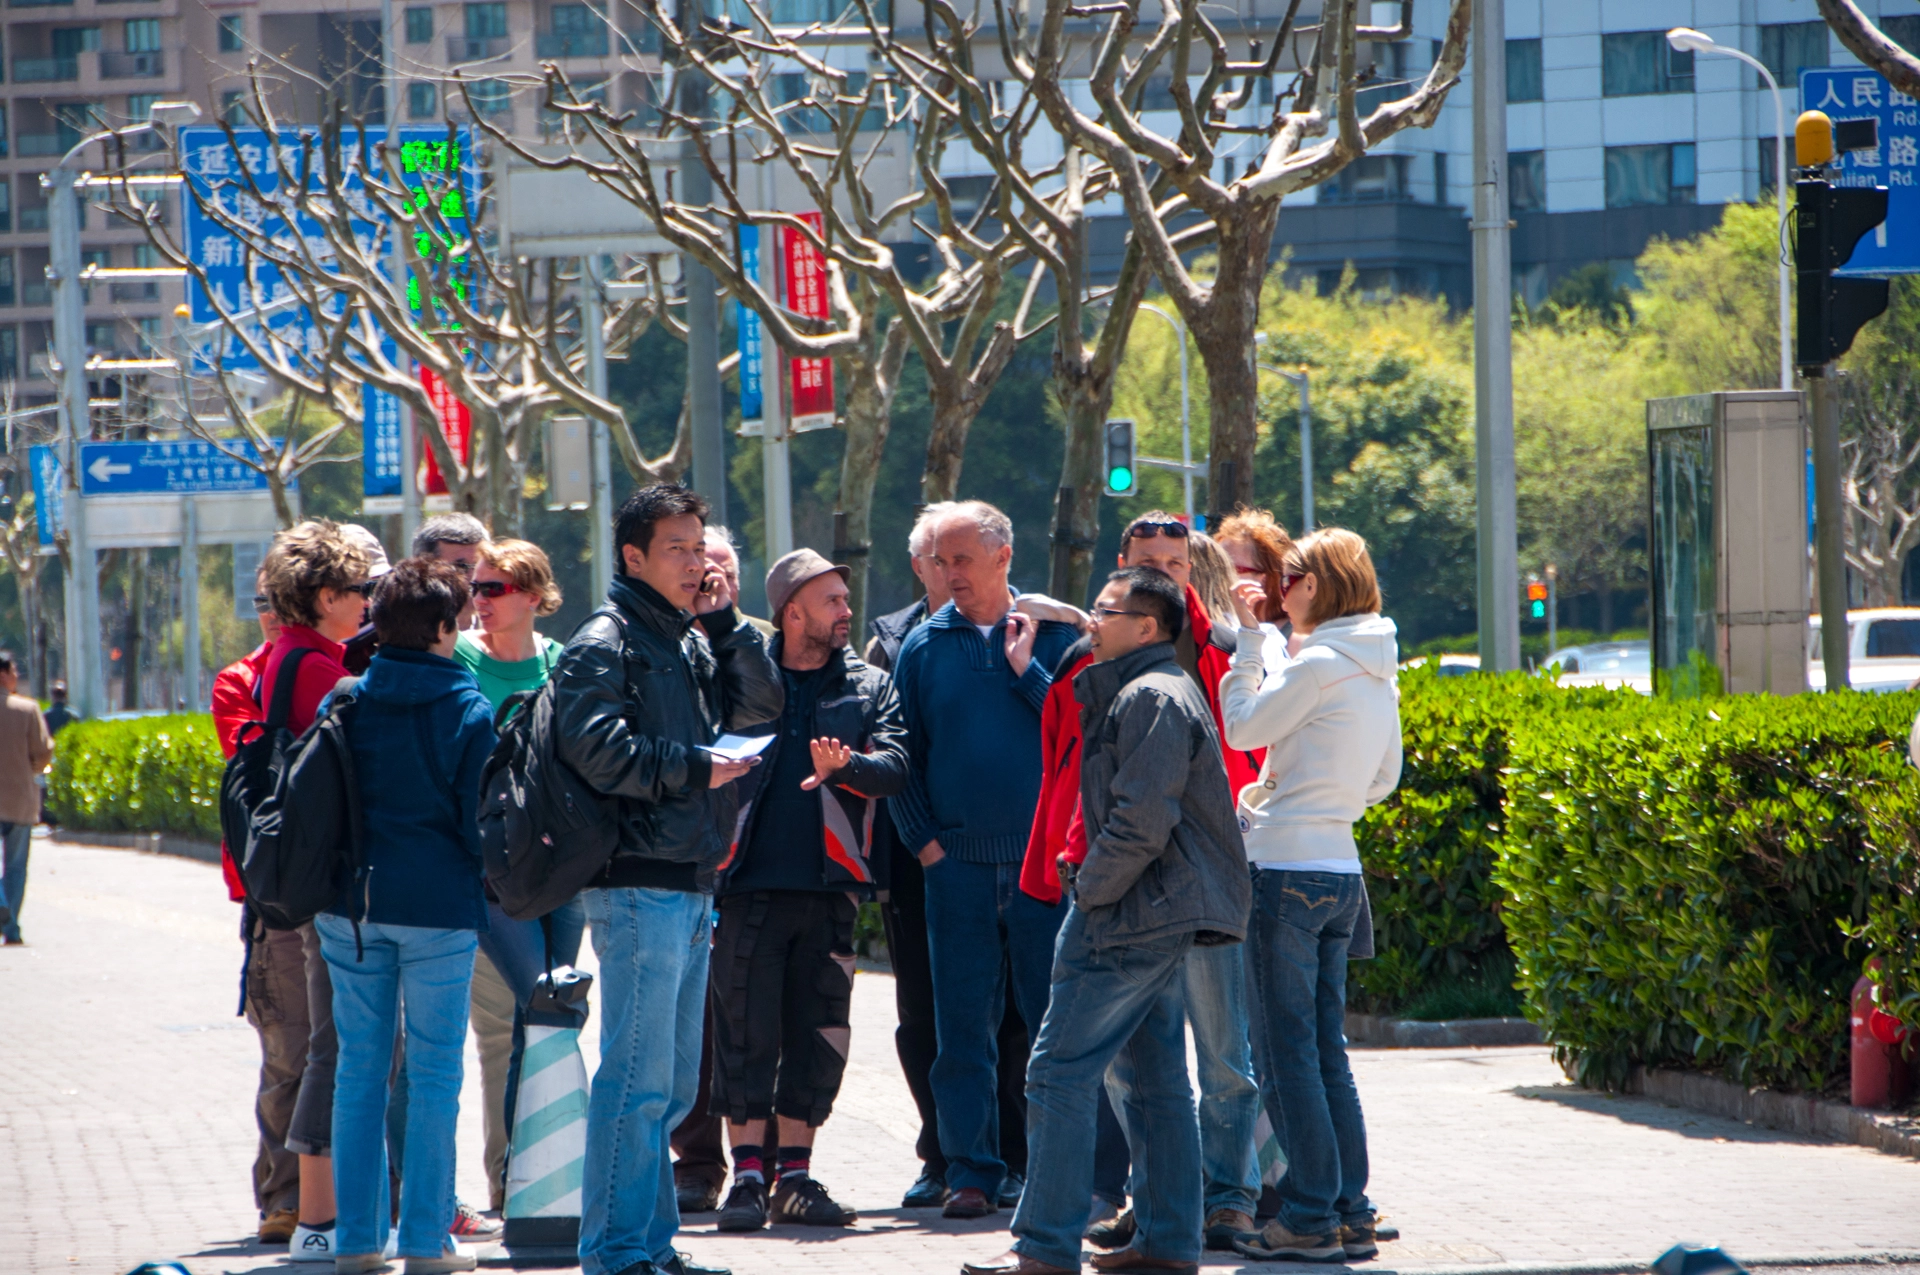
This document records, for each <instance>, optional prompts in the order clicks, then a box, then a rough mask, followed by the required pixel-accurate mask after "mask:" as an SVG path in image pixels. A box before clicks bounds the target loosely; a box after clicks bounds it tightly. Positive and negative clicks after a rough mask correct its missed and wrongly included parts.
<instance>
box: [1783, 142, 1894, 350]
mask: <svg viewBox="0 0 1920 1275" xmlns="http://www.w3.org/2000/svg"><path fill="white" fill-rule="evenodd" d="M1845 140H1847V141H1849V142H1850V143H1852V142H1857V141H1859V140H1861V139H1853V138H1849V139H1845ZM1833 143H1834V137H1833V125H1832V122H1831V121H1829V120H1828V119H1827V118H1826V116H1824V115H1821V114H1820V113H1819V112H1818V111H1809V112H1807V113H1806V114H1804V115H1802V116H1801V117H1800V120H1799V122H1798V123H1797V124H1796V125H1795V128H1794V145H1795V151H1796V156H1795V157H1796V158H1797V159H1798V160H1799V162H1800V164H1801V166H1802V167H1803V168H1807V169H1811V170H1813V172H1814V175H1813V176H1811V177H1809V178H1806V179H1804V180H1802V181H1798V182H1795V183H1794V199H1795V205H1794V210H1793V260H1794V266H1795V269H1796V271H1797V274H1798V283H1799V304H1800V313H1799V316H1798V325H1797V329H1798V330H1797V336H1796V340H1795V342H1794V347H1795V348H1794V362H1795V363H1796V364H1797V365H1798V366H1799V367H1800V368H1801V369H1802V370H1803V371H1810V370H1812V369H1815V368H1821V367H1825V366H1826V365H1827V364H1828V363H1831V362H1832V361H1833V360H1834V359H1837V358H1839V357H1840V356H1841V355H1842V354H1845V353H1846V352H1847V351H1848V350H1850V349H1852V348H1853V338H1854V336H1855V335H1856V334H1857V333H1858V332H1859V331H1860V329H1861V328H1862V327H1863V326H1865V325H1866V324H1867V323H1868V322H1869V321H1870V320H1872V319H1875V318H1878V317H1879V316H1880V315H1882V314H1884V313H1886V309H1887V281H1886V280H1885V279H1836V278H1834V277H1833V272H1834V271H1835V270H1838V269H1839V268H1840V267H1842V266H1844V265H1846V264H1847V262H1848V261H1849V260H1850V259H1852V257H1853V250H1854V248H1855V246H1856V245H1858V244H1859V242H1860V240H1861V239H1862V238H1864V237H1865V235H1866V233H1867V232H1868V231H1869V230H1872V229H1873V228H1874V227H1875V226H1878V225H1880V224H1881V223H1883V222H1884V221H1886V219H1887V188H1886V187H1885V186H1835V185H1834V184H1833V183H1831V182H1829V181H1827V180H1826V179H1825V178H1824V177H1821V176H1820V175H1819V174H1818V166H1819V165H1822V164H1824V163H1826V162H1827V161H1828V160H1830V159H1831V158H1832V157H1833V155H1834V146H1833Z"/></svg>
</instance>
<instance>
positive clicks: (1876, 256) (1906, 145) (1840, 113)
mask: <svg viewBox="0 0 1920 1275" xmlns="http://www.w3.org/2000/svg"><path fill="white" fill-rule="evenodd" d="M1800 104H1801V109H1802V110H1807V111H1824V112H1826V114H1827V116H1828V118H1830V119H1832V120H1834V121H1836V122H1838V121H1840V120H1860V119H1872V120H1876V121H1878V123H1879V130H1880V144H1879V145H1878V146H1876V147H1875V148H1873V149H1872V150H1865V151H1849V152H1847V153H1846V154H1845V155H1843V156H1842V157H1841V159H1840V164H1839V176H1838V177H1836V178H1835V179H1834V185H1836V186H1885V187H1886V188H1887V219H1886V220H1885V221H1884V222H1882V223H1880V225H1879V226H1878V227H1876V228H1875V229H1874V231H1873V232H1872V233H1871V234H1869V235H1868V236H1867V237H1866V238H1864V239H1862V240H1861V241H1860V246H1859V247H1857V248H1855V249H1854V250H1853V258H1852V260H1850V261H1848V262H1847V265H1846V267H1845V268H1844V269H1841V270H1836V271H1834V273H1835V274H1837V275H1854V276H1879V275H1893V274H1920V103H1916V102H1915V101H1914V99H1913V98H1910V97H1908V96H1907V95H1906V94H1905V93H1902V92H1901V91H1900V90H1899V89H1896V88H1894V87H1893V85H1891V84H1889V83H1887V79H1886V77H1885V76H1883V75H1881V74H1880V73H1879V72H1877V71H1869V70H1867V69H1866V68H1865V67H1859V66H1840V67H1832V66H1829V67H1819V68H1809V69H1807V70H1804V71H1802V72H1800Z"/></svg>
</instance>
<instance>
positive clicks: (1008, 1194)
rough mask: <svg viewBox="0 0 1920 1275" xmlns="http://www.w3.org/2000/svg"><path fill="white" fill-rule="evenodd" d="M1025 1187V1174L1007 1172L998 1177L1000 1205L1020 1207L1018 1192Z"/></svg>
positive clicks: (1004, 1207) (1003, 1206) (1010, 1207)
mask: <svg viewBox="0 0 1920 1275" xmlns="http://www.w3.org/2000/svg"><path fill="white" fill-rule="evenodd" d="M1026 1189H1027V1175H1026V1174H1024V1173H1009V1174H1008V1175H1007V1176H1006V1177H1004V1178H1001V1179H1000V1207H1001V1208H1003V1209H1017V1208H1019V1207H1020V1193H1021V1192H1022V1191H1024V1190H1026Z"/></svg>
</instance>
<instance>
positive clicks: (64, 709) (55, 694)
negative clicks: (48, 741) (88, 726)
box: [45, 682, 80, 735]
mask: <svg viewBox="0 0 1920 1275" xmlns="http://www.w3.org/2000/svg"><path fill="white" fill-rule="evenodd" d="M47 698H48V699H50V700H52V701H53V702H52V703H51V704H49V705H48V706H47V711H46V714H45V717H46V719H47V734H49V735H58V734H59V733H60V732H61V731H63V730H65V729H66V728H67V727H69V726H71V725H73V724H74V723H75V722H77V721H79V720H80V714H78V713H76V712H74V711H73V709H72V707H71V706H70V705H68V703H67V684H66V683H65V682H55V683H54V684H53V685H52V686H50V687H48V688H47Z"/></svg>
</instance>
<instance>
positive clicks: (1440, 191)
mask: <svg viewBox="0 0 1920 1275" xmlns="http://www.w3.org/2000/svg"><path fill="white" fill-rule="evenodd" d="M1450 184H1451V183H1449V182H1448V180H1447V153H1446V152H1445V151H1435V152H1434V153H1433V202H1434V203H1436V204H1439V205H1441V206H1442V207H1444V206H1445V205H1446V203H1447V187H1448V186H1449V185H1450Z"/></svg>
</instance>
